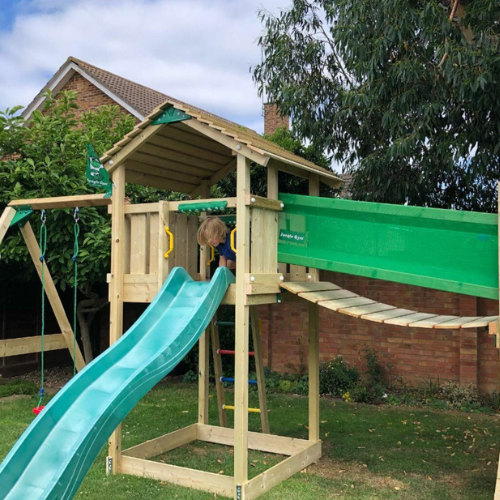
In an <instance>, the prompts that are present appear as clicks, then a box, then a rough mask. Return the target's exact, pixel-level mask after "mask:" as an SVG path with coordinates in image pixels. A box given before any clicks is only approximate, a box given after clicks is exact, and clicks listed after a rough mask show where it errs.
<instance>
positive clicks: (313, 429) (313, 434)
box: [309, 303, 319, 441]
mask: <svg viewBox="0 0 500 500" xmlns="http://www.w3.org/2000/svg"><path fill="white" fill-rule="evenodd" d="M309 441H319V307H318V305H317V304H313V303H310V304H309Z"/></svg>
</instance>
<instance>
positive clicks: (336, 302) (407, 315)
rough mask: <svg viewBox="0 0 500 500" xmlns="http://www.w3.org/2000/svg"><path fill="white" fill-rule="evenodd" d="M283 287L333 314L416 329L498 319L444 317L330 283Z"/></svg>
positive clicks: (473, 325)
mask: <svg viewBox="0 0 500 500" xmlns="http://www.w3.org/2000/svg"><path fill="white" fill-rule="evenodd" d="M280 286H281V288H283V289H284V290H287V291H288V292H290V293H293V294H295V295H298V296H300V297H302V298H304V299H306V300H308V301H310V302H313V303H315V304H318V305H320V306H322V307H326V308H327V309H331V310H332V311H335V312H339V313H341V314H347V315H348V316H353V317H355V318H361V319H366V320H368V321H375V322H376V323H386V324H388V325H399V326H410V327H415V328H436V329H437V328H441V329H457V328H479V327H482V326H488V325H489V324H490V323H492V322H495V321H498V316H467V317H460V316H443V315H439V314H429V313H421V312H417V311H412V310H410V309H401V308H398V307H395V306H391V305H388V304H382V303H380V302H376V301H374V300H371V299H368V298H366V297H361V296H360V295H357V294H355V293H353V292H350V291H349V290H344V289H343V288H341V287H339V286H337V285H335V284H334V283H329V282H323V281H320V282H288V283H281V285H280Z"/></svg>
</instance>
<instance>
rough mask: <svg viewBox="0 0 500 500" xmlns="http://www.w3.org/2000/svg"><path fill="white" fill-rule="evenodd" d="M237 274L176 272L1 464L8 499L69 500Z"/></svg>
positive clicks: (2, 498)
mask: <svg viewBox="0 0 500 500" xmlns="http://www.w3.org/2000/svg"><path fill="white" fill-rule="evenodd" d="M231 283H234V277H233V275H232V273H231V272H230V271H229V270H228V269H227V268H225V267H221V268H219V269H217V271H216V273H215V275H214V277H213V278H212V280H211V281H210V282H206V283H205V282H196V281H193V280H192V279H191V278H190V277H189V275H188V274H187V273H186V271H185V270H184V269H182V268H175V269H174V270H173V271H172V272H171V273H170V275H169V277H168V279H167V281H166V282H165V284H164V285H163V287H162V289H161V290H160V292H159V293H158V295H157V296H156V298H155V299H154V301H153V302H152V303H151V304H150V305H149V307H148V308H147V309H146V311H145V312H144V313H143V314H142V316H141V317H140V318H139V319H138V320H137V321H136V323H135V324H134V325H133V326H132V327H131V328H130V329H129V330H128V331H127V332H126V333H125V334H124V335H123V336H122V337H121V338H120V339H119V340H118V341H117V342H116V343H114V344H113V345H112V346H111V347H110V348H109V349H108V350H107V351H105V352H104V353H103V354H101V355H100V356H99V357H98V358H96V359H95V360H94V361H93V362H92V363H90V364H89V365H88V366H86V367H85V368H84V369H83V370H82V371H81V372H80V373H78V375H77V376H76V377H74V378H73V379H72V380H71V381H70V382H69V383H68V384H67V385H66V386H65V387H64V388H63V389H62V390H61V391H60V392H59V393H58V394H57V395H56V396H55V397H54V398H53V399H52V400H51V401H50V403H49V404H48V405H47V406H46V407H45V409H44V410H43V411H42V412H41V413H40V415H38V417H37V418H35V420H34V421H33V422H32V423H31V425H30V426H29V427H28V429H26V431H25V432H24V434H23V435H22V436H21V438H20V439H19V441H18V442H17V443H16V444H15V446H14V447H13V448H12V450H11V451H10V453H9V454H8V455H7V457H6V458H5V460H4V461H3V463H2V465H1V466H0V500H42V499H44V500H45V499H50V500H69V499H71V498H72V497H73V495H74V494H75V493H76V491H77V489H78V487H79V486H80V483H81V481H82V480H83V478H84V477H85V474H86V473H87V471H88V469H89V468H90V466H91V465H92V463H93V461H94V460H95V458H96V456H97V454H98V453H99V451H100V450H101V448H102V447H103V446H104V445H105V443H106V441H107V439H108V437H109V436H110V434H111V433H112V432H113V430H114V429H115V428H116V427H117V426H118V425H119V423H120V422H121V421H122V420H123V419H124V418H125V416H126V415H127V414H128V413H129V412H130V410H131V409H132V408H133V407H134V406H135V405H136V404H137V403H138V402H139V400H140V399H141V398H142V397H143V396H144V395H145V394H146V393H147V392H148V391H149V390H150V389H151V388H152V387H154V385H155V384H156V383H157V382H159V381H160V380H161V379H162V378H163V377H165V375H167V374H168V373H169V372H170V371H171V370H172V369H173V368H174V367H175V366H176V365H177V364H178V363H179V362H180V361H181V360H182V358H183V357H184V356H185V355H186V354H187V353H188V352H189V350H190V349H191V348H192V347H193V345H194V344H195V342H196V341H197V340H198V338H199V337H200V336H201V334H202V333H203V331H204V330H205V328H206V327H207V325H208V323H209V322H210V320H211V319H212V317H213V315H214V314H215V312H216V310H217V307H218V306H219V304H220V302H221V301H222V298H223V297H224V294H225V293H226V290H227V288H228V286H229V284H231Z"/></svg>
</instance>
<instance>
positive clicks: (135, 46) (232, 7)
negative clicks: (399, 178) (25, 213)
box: [0, 0, 291, 132]
mask: <svg viewBox="0 0 500 500" xmlns="http://www.w3.org/2000/svg"><path fill="white" fill-rule="evenodd" d="M290 3H291V0H210V1H207V0H2V1H1V10H0V68H1V71H0V110H5V108H7V107H13V106H15V105H18V104H21V105H23V106H27V105H28V104H29V103H30V102H31V100H32V99H33V98H34V97H35V95H36V94H37V93H38V92H39V91H40V89H41V88H42V87H43V86H44V85H45V84H46V83H47V81H48V80H49V79H50V78H51V77H52V75H53V74H54V73H55V72H56V71H57V70H58V69H59V67H60V66H61V65H62V64H63V63H64V62H65V60H66V59H67V58H68V57H69V56H74V57H77V58H79V59H81V60H83V61H86V62H88V63H90V64H93V65H95V66H98V67H101V68H103V69H106V70H108V71H111V72H113V73H116V74H118V75H120V76H123V77H125V78H128V79H130V80H133V81H135V82H137V83H141V84H143V85H146V86H148V87H151V88H153V89H155V90H158V91H161V92H164V93H165V94H167V95H171V96H173V97H176V98H178V99H181V100H184V101H186V102H188V103H190V104H193V105H197V106H199V107H201V108H203V109H206V110H208V111H212V112H214V113H217V114H219V115H221V116H224V117H226V118H229V119H231V120H234V121H236V122H238V123H241V124H242V125H246V126H248V127H251V128H253V129H255V130H257V131H258V132H262V129H263V123H262V116H261V106H262V103H261V99H260V98H259V97H258V96H257V91H256V87H255V85H254V83H253V82H252V78H251V74H250V72H249V67H250V66H252V65H255V64H257V63H258V62H259V60H260V49H259V47H258V46H257V43H256V39H257V38H258V36H259V35H260V34H261V33H262V25H261V23H260V21H259V19H258V17H257V11H258V10H259V9H262V8H264V9H266V10H268V11H270V12H274V13H276V12H278V11H279V9H280V8H286V7H288V6H289V4H290Z"/></svg>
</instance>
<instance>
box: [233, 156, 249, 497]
mask: <svg viewBox="0 0 500 500" xmlns="http://www.w3.org/2000/svg"><path fill="white" fill-rule="evenodd" d="M236 164H237V166H236V174H237V181H236V195H237V203H236V227H237V228H238V237H237V240H236V250H237V252H236V315H235V316H236V321H235V330H236V339H235V376H234V378H235V384H234V406H235V410H234V481H235V483H234V484H235V498H237V499H238V500H246V498H247V495H246V483H247V482H248V340H249V306H247V305H245V302H246V300H245V299H246V295H245V275H246V274H247V273H248V272H249V269H250V251H249V250H250V241H249V232H250V208H249V207H248V206H247V205H246V196H247V195H248V194H250V161H249V160H247V159H246V158H245V157H244V156H243V155H241V154H238V156H237V161H236Z"/></svg>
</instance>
